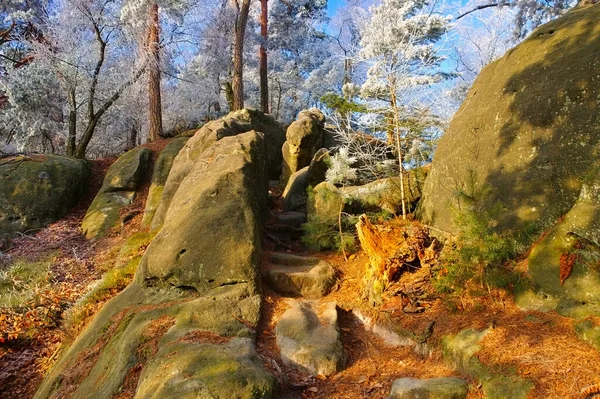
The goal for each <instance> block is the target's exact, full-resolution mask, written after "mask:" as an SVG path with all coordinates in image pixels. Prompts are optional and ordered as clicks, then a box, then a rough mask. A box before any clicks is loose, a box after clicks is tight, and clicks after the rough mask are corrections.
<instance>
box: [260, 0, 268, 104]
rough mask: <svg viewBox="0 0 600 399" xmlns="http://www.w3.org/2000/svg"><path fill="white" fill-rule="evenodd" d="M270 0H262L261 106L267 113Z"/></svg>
mask: <svg viewBox="0 0 600 399" xmlns="http://www.w3.org/2000/svg"><path fill="white" fill-rule="evenodd" d="M268 1H269V0H260V5H261V14H260V35H261V36H262V39H263V42H262V43H261V45H260V108H261V109H262V112H264V113H265V114H268V113H269V80H268V76H267V48H266V47H267V39H268V32H267V24H268V5H267V2H268Z"/></svg>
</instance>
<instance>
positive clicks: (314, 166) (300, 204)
mask: <svg viewBox="0 0 600 399" xmlns="http://www.w3.org/2000/svg"><path fill="white" fill-rule="evenodd" d="M328 167H329V150H327V149H325V148H321V149H320V150H319V151H317V152H316V153H315V155H314V156H313V159H312V160H311V161H310V165H309V166H307V167H304V168H302V169H300V170H299V171H297V172H295V173H293V174H292V175H291V176H290V178H289V180H288V183H287V186H286V187H285V190H284V191H283V210H284V211H286V212H289V211H303V210H305V209H306V200H307V197H308V194H307V192H306V190H307V189H308V188H309V187H315V186H317V185H318V184H319V183H321V182H323V181H325V173H326V172H327V168H328Z"/></svg>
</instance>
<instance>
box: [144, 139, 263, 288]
mask: <svg viewBox="0 0 600 399" xmlns="http://www.w3.org/2000/svg"><path fill="white" fill-rule="evenodd" d="M264 140H265V139H263V137H262V135H260V134H259V133H256V132H249V133H244V134H242V135H238V136H233V137H227V138H225V139H222V140H219V141H218V142H216V143H214V144H213V145H212V146H211V147H210V148H209V149H208V150H207V151H205V152H204V153H202V155H200V156H199V157H198V159H197V161H196V163H195V164H194V168H193V169H192V170H191V172H190V173H189V174H188V175H187V176H186V177H185V179H183V181H182V182H181V185H180V190H178V191H177V193H175V195H174V196H173V200H172V201H171V206H170V208H169V211H168V212H167V215H166V222H165V224H164V225H163V227H162V229H161V231H160V232H159V233H158V235H157V236H156V237H155V239H154V241H153V242H152V243H151V244H150V246H149V247H148V249H147V251H146V256H145V257H144V259H143V260H142V263H141V264H140V269H139V271H138V275H137V277H139V278H140V279H141V280H153V279H159V280H161V281H166V282H168V283H169V284H171V285H174V286H178V287H180V286H184V287H193V288H194V289H196V290H197V291H198V292H205V291H208V290H210V289H212V288H216V287H220V286H222V285H225V284H242V283H244V284H249V286H251V287H252V289H254V288H255V287H256V273H255V270H254V267H253V265H255V264H256V262H257V261H258V248H259V247H260V242H261V241H260V240H261V229H262V224H261V217H262V216H261V215H263V216H264V215H265V214H266V213H265V212H266V208H265V205H264V204H265V203H266V194H267V184H268V180H267V178H266V170H265V164H264V162H262V160H264V159H265V148H264ZM176 162H177V160H176ZM176 166H177V165H174V166H173V167H176ZM251 185H254V186H255V187H254V188H253V189H248V187H249V186H251ZM261 204H262V205H261ZM261 206H262V208H261ZM224 220H228V221H229V222H228V223H224V222H223V221H224ZM141 280H140V281H141Z"/></svg>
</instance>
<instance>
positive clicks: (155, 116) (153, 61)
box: [148, 3, 163, 141]
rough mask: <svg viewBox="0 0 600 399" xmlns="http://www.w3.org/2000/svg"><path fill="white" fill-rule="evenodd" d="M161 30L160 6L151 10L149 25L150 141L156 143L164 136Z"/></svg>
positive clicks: (156, 5) (153, 6)
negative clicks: (161, 93)
mask: <svg viewBox="0 0 600 399" xmlns="http://www.w3.org/2000/svg"><path fill="white" fill-rule="evenodd" d="M159 40H160V29H159V24H158V4H157V3H154V4H153V5H152V7H151V8H150V18H149V24H148V53H149V58H150V64H149V66H148V68H149V70H148V96H149V98H148V104H149V110H148V111H149V118H150V120H149V124H150V132H149V134H148V141H156V140H158V138H159V137H160V136H162V134H163V126H162V104H161V99H160V48H159Z"/></svg>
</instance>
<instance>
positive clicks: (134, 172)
mask: <svg viewBox="0 0 600 399" xmlns="http://www.w3.org/2000/svg"><path fill="white" fill-rule="evenodd" d="M151 155H152V153H151V151H150V150H148V149H147V148H142V147H139V148H135V149H133V150H131V151H128V152H126V153H125V154H123V155H121V156H120V157H119V159H117V160H116V161H115V163H113V164H112V165H111V166H110V168H108V171H107V172H106V176H105V177H104V182H103V183H102V187H101V188H100V191H98V194H97V195H96V198H94V201H93V202H92V204H91V205H90V207H89V208H88V210H87V213H86V214H85V217H84V218H83V222H82V223H81V229H82V230H83V234H85V237H86V238H87V239H95V238H100V237H103V236H104V235H106V233H108V231H109V230H110V229H111V228H113V227H114V226H115V224H116V223H117V221H118V220H119V211H120V210H121V209H122V208H123V207H124V206H125V205H128V204H130V203H131V202H133V198H134V197H135V192H136V190H137V189H138V187H139V186H140V183H141V180H142V177H143V175H144V173H145V172H146V170H147V168H148V164H149V161H150V156H151Z"/></svg>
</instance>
